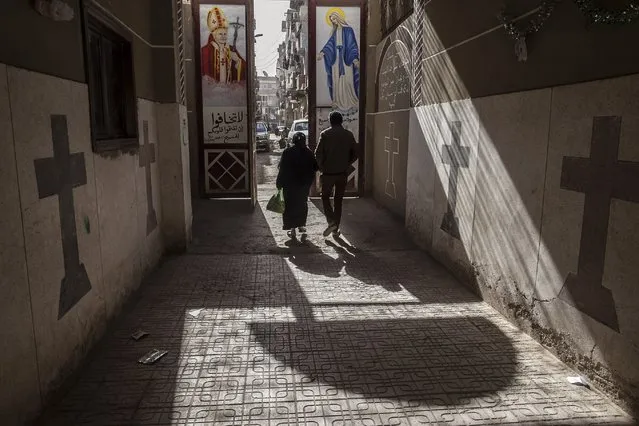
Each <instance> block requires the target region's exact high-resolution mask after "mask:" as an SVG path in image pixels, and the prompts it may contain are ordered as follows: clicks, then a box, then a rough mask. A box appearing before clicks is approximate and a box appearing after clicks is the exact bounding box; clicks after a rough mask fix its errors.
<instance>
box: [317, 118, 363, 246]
mask: <svg viewBox="0 0 639 426" xmlns="http://www.w3.org/2000/svg"><path fill="white" fill-rule="evenodd" d="M329 121H330V123H331V127H330V128H329V129H326V130H324V131H323V132H322V133H321V134H320V137H319V142H318V144H317V149H316V150H315V158H316V159H317V165H318V166H319V169H320V172H321V173H322V176H321V183H322V204H323V205H324V215H325V216H326V220H327V221H328V227H327V228H326V230H325V231H324V236H325V237H328V236H329V235H330V234H331V233H332V234H333V237H338V236H339V235H340V232H339V227H340V222H341V219H342V204H343V200H344V192H345V191H346V183H347V181H348V168H349V167H350V165H351V164H353V162H355V160H357V142H356V141H355V136H353V133H351V132H350V131H349V130H346V129H345V128H344V127H342V122H343V121H344V118H343V117H342V114H340V113H339V112H337V111H333V112H331V115H330V116H329ZM333 192H335V196H334V207H333V206H331V195H333Z"/></svg>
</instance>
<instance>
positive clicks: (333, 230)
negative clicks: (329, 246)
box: [324, 224, 337, 237]
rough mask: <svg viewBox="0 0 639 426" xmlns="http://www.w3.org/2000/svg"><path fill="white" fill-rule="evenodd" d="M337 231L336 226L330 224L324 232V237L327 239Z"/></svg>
mask: <svg viewBox="0 0 639 426" xmlns="http://www.w3.org/2000/svg"><path fill="white" fill-rule="evenodd" d="M335 231H337V225H335V224H330V225H328V228H326V229H325V230H324V236H325V237H328V236H329V235H331V234H332V233H333V232H335Z"/></svg>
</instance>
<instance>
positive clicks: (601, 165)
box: [559, 117, 639, 331]
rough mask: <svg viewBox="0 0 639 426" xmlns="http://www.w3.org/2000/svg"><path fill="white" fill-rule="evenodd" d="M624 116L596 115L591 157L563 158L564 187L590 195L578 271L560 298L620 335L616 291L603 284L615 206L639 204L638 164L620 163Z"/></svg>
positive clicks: (565, 286)
mask: <svg viewBox="0 0 639 426" xmlns="http://www.w3.org/2000/svg"><path fill="white" fill-rule="evenodd" d="M620 135H621V117H595V118H594V120H593V126H592V140H591V143H590V158H580V157H564V159H563V164H562V170H561V188H562V189H566V190H568V191H576V192H581V193H584V194H586V197H585V202H584V211H583V222H582V226H581V241H580V245H579V260H578V264H577V272H576V273H570V274H569V275H568V278H566V282H565V284H564V287H563V288H562V290H561V292H560V293H559V298H560V299H562V300H564V301H566V302H567V303H569V304H571V305H573V306H575V307H576V308H577V309H579V310H580V311H581V312H583V313H584V314H586V315H588V316H590V317H591V318H593V319H595V320H597V321H599V322H601V323H602V324H605V325H607V326H608V327H610V328H612V329H613V330H616V331H619V322H618V320H617V309H616V306H615V301H614V298H613V296H612V292H611V291H610V290H609V289H607V288H605V287H604V286H603V275H604V265H605V263H606V262H605V260H606V243H607V240H608V222H609V220H610V202H611V200H612V199H613V198H616V199H619V200H624V201H630V202H634V203H639V163H633V162H630V161H620V160H618V159H617V157H618V154H619V141H620Z"/></svg>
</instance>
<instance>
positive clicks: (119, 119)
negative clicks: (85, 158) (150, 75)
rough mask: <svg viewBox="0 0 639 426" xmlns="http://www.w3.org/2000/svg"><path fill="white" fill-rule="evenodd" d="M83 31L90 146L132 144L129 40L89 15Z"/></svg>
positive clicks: (133, 114)
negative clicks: (91, 142) (89, 111)
mask: <svg viewBox="0 0 639 426" xmlns="http://www.w3.org/2000/svg"><path fill="white" fill-rule="evenodd" d="M85 35H86V56H85V58H86V67H87V77H88V78H87V80H88V83H89V102H90V109H91V133H92V137H93V150H94V151H96V152H100V151H110V150H116V149H120V148H128V147H136V146H138V141H137V133H138V132H137V117H136V114H137V111H136V110H137V106H136V97H135V89H134V84H133V57H132V56H133V55H132V49H131V43H130V42H129V41H128V40H126V39H125V38H124V37H122V36H121V35H119V34H118V33H116V32H115V31H113V30H112V29H110V28H109V27H107V26H106V25H104V24H103V23H101V22H100V21H98V20H97V19H96V18H95V17H93V16H92V15H88V17H87V24H86V32H85Z"/></svg>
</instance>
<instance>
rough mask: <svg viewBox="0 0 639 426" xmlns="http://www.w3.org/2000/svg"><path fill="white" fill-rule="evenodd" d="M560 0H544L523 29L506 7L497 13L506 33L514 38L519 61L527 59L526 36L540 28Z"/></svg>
mask: <svg viewBox="0 0 639 426" xmlns="http://www.w3.org/2000/svg"><path fill="white" fill-rule="evenodd" d="M560 1H561V0H544V1H543V2H542V3H541V5H540V6H539V8H538V9H537V11H536V12H535V13H534V15H533V17H532V18H530V21H529V22H528V26H527V27H526V28H525V29H521V28H519V27H518V26H517V25H516V23H515V20H514V18H513V17H512V16H511V15H509V14H508V13H507V12H506V8H505V7H504V9H503V10H502V11H501V13H500V14H499V21H500V22H501V24H502V25H503V26H504V29H505V30H506V33H507V34H508V35H509V36H510V37H512V39H513V40H515V53H516V54H517V59H518V60H519V61H520V62H524V61H526V60H527V59H528V48H527V46H526V38H527V37H529V36H531V35H532V34H535V33H536V32H538V31H539V30H541V29H542V28H543V27H544V25H545V24H546V21H548V18H550V15H552V12H553V11H554V10H555V7H557V4H558V3H559V2H560Z"/></svg>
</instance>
